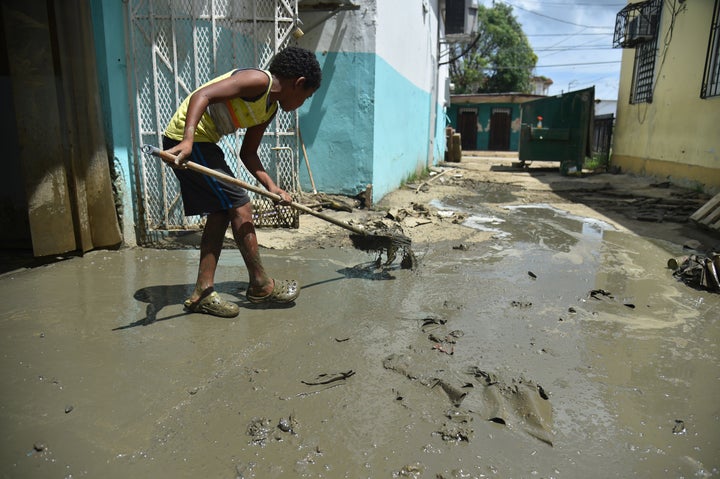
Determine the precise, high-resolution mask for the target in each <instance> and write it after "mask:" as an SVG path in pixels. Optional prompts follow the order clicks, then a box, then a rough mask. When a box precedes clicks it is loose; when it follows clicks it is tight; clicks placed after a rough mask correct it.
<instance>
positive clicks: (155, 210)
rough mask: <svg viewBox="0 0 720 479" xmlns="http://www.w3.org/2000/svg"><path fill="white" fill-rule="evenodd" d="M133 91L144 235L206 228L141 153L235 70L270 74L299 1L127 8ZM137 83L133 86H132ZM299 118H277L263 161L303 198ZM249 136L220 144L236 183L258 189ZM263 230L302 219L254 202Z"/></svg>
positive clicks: (170, 1) (159, 167)
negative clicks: (201, 89) (190, 101)
mask: <svg viewBox="0 0 720 479" xmlns="http://www.w3.org/2000/svg"><path fill="white" fill-rule="evenodd" d="M128 12H129V15H128V16H129V19H130V25H131V28H130V39H131V44H132V64H133V69H134V71H133V74H134V78H132V79H131V84H133V85H134V89H135V94H134V98H135V105H134V106H135V108H136V114H135V118H136V122H137V123H136V125H134V128H135V137H134V142H135V145H134V147H135V151H136V152H138V154H137V156H136V158H138V161H137V162H136V171H137V175H136V178H138V180H139V188H138V189H139V195H140V197H139V199H138V201H140V202H141V205H142V209H141V216H142V218H141V219H140V221H142V222H143V224H144V229H145V232H144V235H145V238H143V240H145V239H147V235H148V234H151V233H152V232H153V231H156V230H166V229H186V228H188V227H197V226H198V225H200V224H201V223H202V218H200V217H198V216H193V217H185V216H184V214H183V208H182V200H181V198H180V190H179V185H178V183H177V181H176V179H175V177H174V175H173V173H172V171H171V170H170V168H169V167H167V166H165V165H163V164H162V162H161V161H159V160H157V159H154V158H153V157H149V156H143V155H141V154H140V153H139V151H140V147H141V146H142V145H144V144H151V145H156V146H158V147H161V146H162V145H161V143H162V141H161V137H162V133H163V131H164V129H165V126H166V124H167V122H168V121H169V120H170V118H171V117H172V115H173V113H174V112H175V110H176V109H177V107H178V106H179V105H180V103H181V102H182V101H183V99H184V98H185V97H187V95H189V94H190V93H191V92H192V91H193V90H194V89H195V88H197V87H198V86H200V85H201V84H203V83H205V82H207V81H208V80H210V79H212V78H214V77H215V76H218V75H220V74H223V73H225V72H227V71H230V70H232V69H233V68H245V67H260V68H266V67H267V66H268V64H269V63H270V60H271V59H272V57H273V56H274V55H275V53H276V52H277V51H278V50H279V49H281V48H283V47H284V46H285V45H286V43H287V42H288V40H289V39H290V38H291V32H292V30H293V28H294V26H295V19H296V18H297V0H129V2H128ZM133 81H134V83H133ZM296 132H297V114H296V113H286V112H283V111H282V110H278V114H277V116H276V117H275V120H274V121H273V122H272V124H271V125H270V126H269V127H268V130H267V131H266V133H265V137H264V139H263V142H262V144H261V146H260V149H259V152H258V153H259V155H260V158H261V160H262V162H263V165H264V166H265V168H266V169H267V171H268V173H269V174H270V175H272V176H273V178H274V179H275V181H276V182H277V184H278V186H280V187H281V188H283V189H285V190H286V191H288V192H290V193H294V192H296V191H298V188H299V186H298V179H297V170H298V166H297V163H298V160H297V158H298V155H297V148H298V142H297V135H296ZM244 133H245V131H244V130H240V131H238V132H237V133H235V134H234V135H228V136H226V137H224V138H223V139H222V141H221V142H220V145H219V146H220V147H221V148H222V149H223V151H224V152H225V155H226V160H227V162H228V164H229V165H230V168H231V169H232V170H233V171H234V173H235V174H236V176H238V177H239V178H241V179H243V180H244V181H246V182H252V183H256V181H255V179H254V178H252V177H251V175H250V174H249V173H248V172H247V170H246V169H245V168H244V166H243V165H242V162H241V161H240V155H239V152H240V146H241V145H242V139H243V135H244ZM251 197H252V198H253V206H254V210H255V216H256V225H258V226H280V227H297V224H298V214H297V212H296V211H294V210H292V209H290V208H287V207H275V205H274V204H273V203H272V202H271V201H269V200H267V199H265V198H263V197H260V196H257V195H253V194H252V193H251Z"/></svg>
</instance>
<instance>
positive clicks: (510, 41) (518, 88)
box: [448, 3, 537, 93]
mask: <svg viewBox="0 0 720 479" xmlns="http://www.w3.org/2000/svg"><path fill="white" fill-rule="evenodd" d="M477 25H478V32H477V36H476V37H475V39H474V40H473V42H472V43H471V44H470V45H465V44H458V43H455V44H451V45H450V56H451V59H450V61H449V62H448V63H449V64H450V80H451V81H452V82H453V83H454V84H455V93H508V92H525V93H526V92H529V91H530V76H531V75H532V70H533V68H535V64H536V63H537V55H535V52H533V50H532V47H531V46H530V43H529V42H528V39H527V37H526V36H525V33H524V32H523V30H522V26H521V25H520V24H519V23H518V21H517V18H516V17H515V16H514V15H513V9H512V7H511V6H510V5H507V4H504V3H497V4H495V5H493V6H492V7H489V8H488V7H485V6H482V5H480V6H479V7H478V21H477Z"/></svg>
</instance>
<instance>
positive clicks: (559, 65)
mask: <svg viewBox="0 0 720 479" xmlns="http://www.w3.org/2000/svg"><path fill="white" fill-rule="evenodd" d="M610 63H622V62H621V61H619V60H618V61H611V62H587V63H563V64H558V65H535V66H534V67H528V66H514V67H484V68H481V70H527V69H533V68H555V67H579V66H585V65H608V64H610Z"/></svg>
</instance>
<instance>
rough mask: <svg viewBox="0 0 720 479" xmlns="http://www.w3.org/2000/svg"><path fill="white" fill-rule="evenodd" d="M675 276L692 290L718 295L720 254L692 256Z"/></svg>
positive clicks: (675, 272) (719, 289) (719, 290)
mask: <svg viewBox="0 0 720 479" xmlns="http://www.w3.org/2000/svg"><path fill="white" fill-rule="evenodd" d="M668 264H669V262H668ZM673 276H674V277H675V278H677V279H678V280H680V281H682V282H683V283H685V284H686V285H688V286H690V287H692V288H696V289H704V290H707V291H710V292H713V293H718V292H720V254H718V253H710V254H709V255H707V256H705V255H700V254H693V255H690V256H688V257H687V258H685V259H684V261H683V262H682V264H680V265H679V266H678V268H677V269H676V270H675V271H674V272H673Z"/></svg>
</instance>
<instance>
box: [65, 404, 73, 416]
mask: <svg viewBox="0 0 720 479" xmlns="http://www.w3.org/2000/svg"><path fill="white" fill-rule="evenodd" d="M73 409H75V406H73V405H72V404H68V405H67V406H65V414H70V413H71V412H72V411H73Z"/></svg>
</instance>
